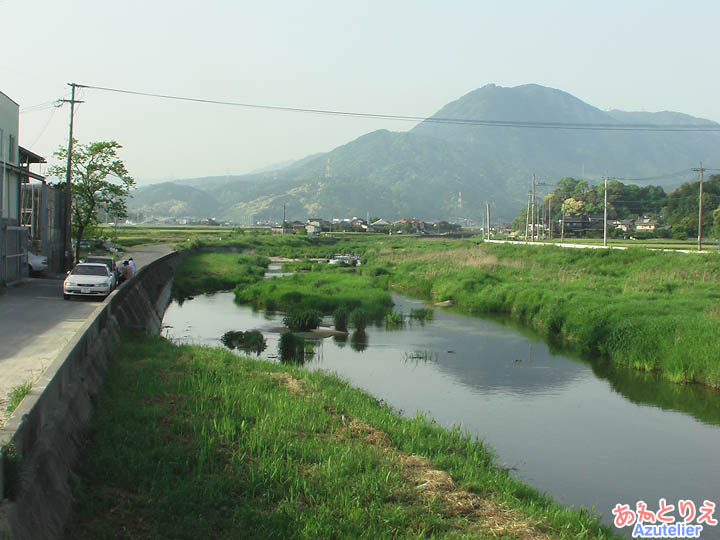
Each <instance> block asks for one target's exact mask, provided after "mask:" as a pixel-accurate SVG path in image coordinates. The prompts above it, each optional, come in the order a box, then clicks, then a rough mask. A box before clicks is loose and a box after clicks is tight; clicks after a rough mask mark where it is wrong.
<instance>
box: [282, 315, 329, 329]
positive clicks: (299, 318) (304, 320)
mask: <svg viewBox="0 0 720 540" xmlns="http://www.w3.org/2000/svg"><path fill="white" fill-rule="evenodd" d="M321 322H322V313H320V312H319V311H318V310H316V309H303V310H295V311H290V312H289V313H287V314H286V315H285V316H284V317H283V324H284V325H285V326H287V327H288V328H289V329H290V330H292V331H293V332H307V331H308V330H314V329H315V328H317V327H318V326H320V323H321Z"/></svg>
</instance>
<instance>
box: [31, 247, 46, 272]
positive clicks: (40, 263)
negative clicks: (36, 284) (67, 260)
mask: <svg viewBox="0 0 720 540" xmlns="http://www.w3.org/2000/svg"><path fill="white" fill-rule="evenodd" d="M27 261H28V268H29V269H30V273H31V274H36V273H38V272H44V271H45V270H47V269H48V262H47V257H44V256H43V255H35V254H34V253H33V252H32V251H28V254H27Z"/></svg>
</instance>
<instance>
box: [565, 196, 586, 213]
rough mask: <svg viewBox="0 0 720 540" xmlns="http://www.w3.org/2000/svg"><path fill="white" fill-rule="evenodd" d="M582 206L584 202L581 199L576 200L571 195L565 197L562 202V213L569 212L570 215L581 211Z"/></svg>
mask: <svg viewBox="0 0 720 540" xmlns="http://www.w3.org/2000/svg"><path fill="white" fill-rule="evenodd" d="M584 207H585V203H584V202H583V201H578V200H576V199H574V198H573V197H570V198H569V199H565V200H564V201H563V203H562V211H563V213H564V214H570V215H571V216H572V215H575V214H579V213H580V212H582V210H583V208H584Z"/></svg>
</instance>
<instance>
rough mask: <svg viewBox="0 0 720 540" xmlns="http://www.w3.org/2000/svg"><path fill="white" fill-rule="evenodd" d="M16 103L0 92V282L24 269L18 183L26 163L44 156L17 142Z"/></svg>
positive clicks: (24, 238) (24, 241) (24, 229)
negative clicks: (21, 146) (26, 148)
mask: <svg viewBox="0 0 720 540" xmlns="http://www.w3.org/2000/svg"><path fill="white" fill-rule="evenodd" d="M19 131H20V106H19V105H18V104H17V103H15V102H14V101H13V100H12V99H10V98H9V97H8V96H6V95H5V94H3V93H2V92H0V283H12V282H13V281H17V280H19V279H21V278H22V277H23V276H24V275H25V274H26V272H27V249H28V232H29V231H30V229H29V227H24V226H23V225H24V224H23V222H22V219H21V216H22V209H21V207H22V189H21V188H22V184H23V183H27V182H29V179H30V178H36V179H39V180H44V178H43V177H42V176H39V175H36V174H34V173H31V172H30V170H29V167H30V163H43V162H44V161H45V160H44V159H43V158H41V157H40V156H38V155H36V154H33V153H32V152H30V151H28V150H25V149H24V148H20V147H19V146H18V134H19Z"/></svg>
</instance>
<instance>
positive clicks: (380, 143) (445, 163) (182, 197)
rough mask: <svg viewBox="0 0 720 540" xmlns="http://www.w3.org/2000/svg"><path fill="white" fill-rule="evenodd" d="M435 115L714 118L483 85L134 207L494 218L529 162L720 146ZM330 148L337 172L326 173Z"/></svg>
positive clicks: (605, 168) (602, 160)
mask: <svg viewBox="0 0 720 540" xmlns="http://www.w3.org/2000/svg"><path fill="white" fill-rule="evenodd" d="M433 119H434V120H440V119H466V120H467V119H469V120H504V121H522V122H556V123H565V124H602V125H611V126H612V125H617V126H622V125H627V124H673V125H679V124H683V125H687V124H698V125H699V124H707V125H711V126H718V124H717V123H714V122H711V121H709V120H704V119H699V118H694V117H692V116H689V115H685V114H681V113H674V112H667V111H666V112H660V113H646V112H623V111H616V110H611V111H602V110H600V109H598V108H596V107H593V106H591V105H589V104H587V103H585V102H583V101H581V100H580V99H578V98H576V97H574V96H572V95H570V94H568V93H566V92H563V91H561V90H556V89H552V88H547V87H543V86H539V85H535V84H530V85H523V86H517V87H512V88H504V87H500V86H496V85H487V86H484V87H482V88H479V89H477V90H474V91H472V92H470V93H468V94H467V95H465V96H463V97H461V98H459V99H458V100H456V101H453V102H452V103H449V104H448V105H446V106H445V107H443V108H442V109H440V110H439V111H438V112H437V113H436V114H435V115H433V116H432V117H430V119H429V120H426V121H423V122H421V123H419V124H418V125H417V126H415V127H414V128H413V129H411V130H410V131H408V132H390V131H387V130H378V131H374V132H371V133H368V134H366V135H363V136H361V137H359V138H357V139H355V140H354V141H351V142H349V143H347V144H345V145H342V146H339V147H337V148H335V149H334V150H332V151H330V152H327V153H324V154H315V155H313V156H308V158H305V159H303V160H299V161H297V162H294V163H293V164H292V165H290V166H289V167H286V168H283V169H279V170H277V171H273V172H264V173H257V174H252V175H243V176H222V177H208V178H203V179H190V180H178V181H175V182H172V183H164V184H155V185H153V186H150V187H152V188H154V189H155V190H156V191H155V192H154V193H155V195H156V198H157V199H158V200H156V202H153V199H152V198H151V197H146V193H147V191H146V190H148V189H149V188H142V189H139V190H137V191H136V193H135V195H134V198H133V199H132V200H131V201H130V207H131V210H134V211H142V212H144V213H145V214H152V215H163V214H162V212H163V211H175V210H182V211H185V210H187V212H188V213H187V214H184V215H191V216H195V215H201V213H200V210H202V209H203V207H196V202H200V201H201V199H199V198H198V197H197V194H195V193H194V192H191V191H180V190H179V189H178V188H177V186H191V187H193V188H195V189H197V190H201V191H205V192H206V193H208V194H209V195H210V196H211V197H212V199H214V200H215V201H217V203H218V206H217V209H216V211H215V212H214V216H216V217H218V218H221V219H230V220H234V221H237V222H246V221H248V220H250V219H251V218H252V219H253V220H269V221H278V220H280V219H281V217H282V209H283V205H285V206H286V215H287V217H288V218H289V219H304V218H307V217H309V216H319V217H326V218H330V217H340V216H352V215H356V216H365V215H366V214H367V213H369V214H371V215H377V216H382V217H385V218H386V219H397V218H400V217H418V218H422V219H428V220H437V219H448V220H454V221H461V222H462V221H463V220H464V219H465V218H469V219H471V220H476V221H479V220H480V218H481V216H482V215H483V213H484V209H485V202H486V201H489V202H490V203H491V205H492V209H493V216H494V218H495V219H500V220H504V221H510V220H511V219H512V217H513V216H514V215H516V213H517V211H518V209H519V208H520V207H522V206H524V205H525V203H526V200H527V192H528V189H529V187H530V178H531V175H532V173H533V172H535V173H537V177H538V178H539V179H540V180H541V181H544V183H552V184H554V183H555V182H556V181H557V180H559V179H560V178H564V177H568V176H574V177H585V178H586V179H587V178H589V179H592V178H599V177H600V176H602V175H603V174H605V172H608V173H609V174H610V175H611V176H616V177H621V178H643V177H651V176H662V175H666V174H667V173H669V172H674V171H679V170H688V169H689V168H690V167H696V166H697V164H698V162H699V161H701V160H702V161H705V162H710V163H712V162H713V158H716V156H717V155H718V151H720V134H719V133H718V132H665V131H662V132H658V131H600V130H590V129H546V128H541V127H525V128H517V127H497V126H477V125H473V126H468V125H457V124H452V123H439V122H435V121H433ZM328 158H330V161H331V171H332V174H331V176H330V177H326V174H325V173H326V164H327V160H328ZM715 161H716V162H717V161H718V160H717V158H716V159H715ZM691 179H692V177H687V178H686V177H681V176H680V177H677V176H676V177H669V178H667V179H661V180H658V181H657V182H656V183H657V184H659V185H662V186H663V187H664V188H666V189H667V190H669V189H672V188H673V187H676V186H678V185H680V184H681V183H682V182H684V181H689V180H691ZM161 186H164V187H161ZM163 189H164V190H165V193H164V196H163V197H160V196H159V195H158V192H159V191H162V190H163ZM151 193H153V192H151ZM460 193H462V203H461V199H460ZM167 201H176V204H174V205H169V204H168V203H167ZM180 202H183V203H185V205H182V204H180ZM208 203H209V201H207V200H206V201H204V203H203V204H208ZM165 215H174V216H180V214H179V213H177V212H175V213H171V214H165Z"/></svg>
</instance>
